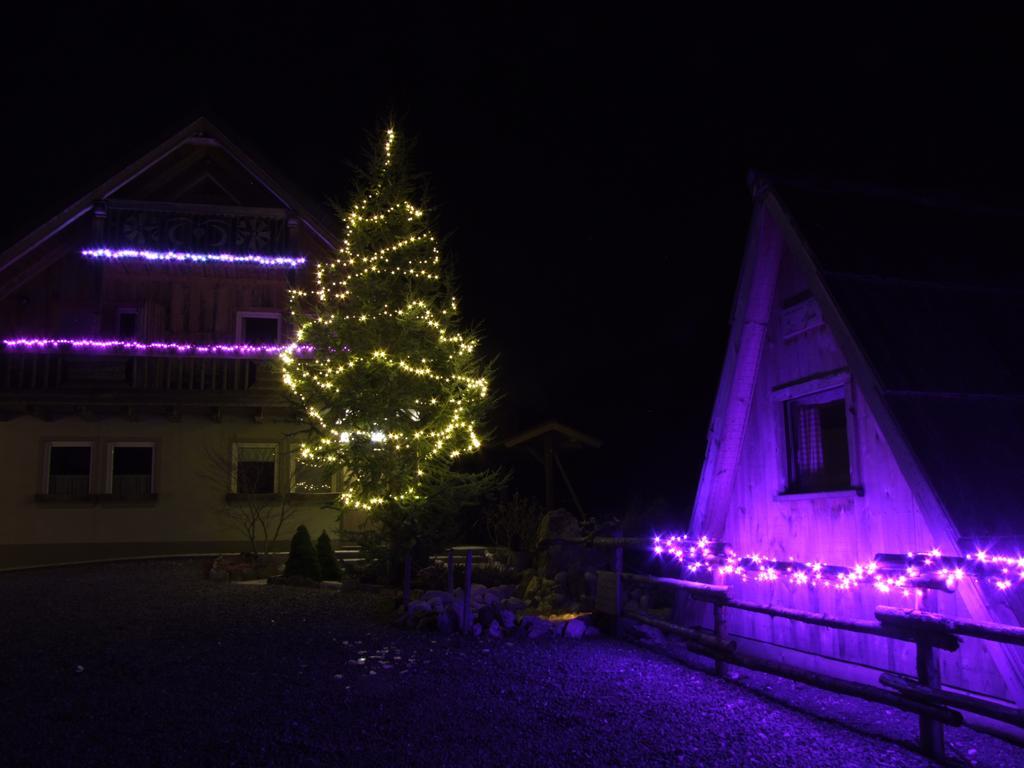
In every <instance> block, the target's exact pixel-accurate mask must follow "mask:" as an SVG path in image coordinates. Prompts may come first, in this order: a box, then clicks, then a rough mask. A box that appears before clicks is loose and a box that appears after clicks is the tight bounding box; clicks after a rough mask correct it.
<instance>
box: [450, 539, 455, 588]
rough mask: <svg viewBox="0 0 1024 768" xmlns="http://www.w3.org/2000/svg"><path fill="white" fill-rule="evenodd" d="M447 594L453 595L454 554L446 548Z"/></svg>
mask: <svg viewBox="0 0 1024 768" xmlns="http://www.w3.org/2000/svg"><path fill="white" fill-rule="evenodd" d="M448 594H449V595H452V596H454V595H455V553H454V552H453V551H452V549H451V547H449V548H448Z"/></svg>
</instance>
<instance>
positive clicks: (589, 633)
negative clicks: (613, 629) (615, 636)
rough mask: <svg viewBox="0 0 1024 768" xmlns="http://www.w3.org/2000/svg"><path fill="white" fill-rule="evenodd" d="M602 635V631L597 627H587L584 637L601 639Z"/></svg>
mask: <svg viewBox="0 0 1024 768" xmlns="http://www.w3.org/2000/svg"><path fill="white" fill-rule="evenodd" d="M600 635H601V630H600V629H598V628H597V627H587V629H586V631H584V633H583V636H584V637H599V636H600Z"/></svg>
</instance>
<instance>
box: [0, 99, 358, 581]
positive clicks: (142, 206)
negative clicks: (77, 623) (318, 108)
mask: <svg viewBox="0 0 1024 768" xmlns="http://www.w3.org/2000/svg"><path fill="white" fill-rule="evenodd" d="M332 219H333V217H330V216H326V215H324V214H323V213H322V212H321V211H320V210H319V208H318V207H317V206H316V205H313V204H311V203H309V202H308V201H305V200H304V199H303V197H302V195H300V194H299V193H298V192H296V191H295V190H294V189H292V188H291V187H290V186H289V185H288V184H286V183H285V182H284V181H282V180H281V178H280V177H279V176H277V175H276V174H273V173H271V172H270V171H268V170H267V167H266V165H265V164H264V163H262V162H257V161H256V160H254V159H253V157H252V156H251V155H250V154H249V153H246V152H244V151H243V150H242V149H241V148H239V146H238V145H237V144H236V143H235V142H234V141H232V140H231V139H229V138H228V137H227V136H225V135H224V134H223V133H222V132H221V131H219V130H218V129H217V128H216V127H214V126H213V125H212V124H210V122H209V121H207V120H205V119H200V120H197V121H195V122H194V123H192V124H190V125H188V126H187V127H185V128H184V129H182V130H181V131H178V132H177V133H175V134H174V135H173V136H171V137H170V138H168V139H167V140H166V141H164V142H163V143H161V144H160V145H159V146H157V147H156V148H154V149H153V150H152V151H150V152H148V153H147V154H146V155H144V156H143V157H141V158H139V159H138V160H137V161H135V162H134V163H132V164H131V165H129V166H128V167H126V168H125V169H124V170H122V171H121V172H120V173H118V174H117V175H116V176H114V177H113V178H111V179H109V180H107V181H106V182H104V183H103V184H101V185H100V186H98V187H97V188H95V189H94V190H92V191H91V192H90V193H88V194H87V195H85V196H84V197H82V198H81V199H79V200H78V201H77V202H75V203H73V204H72V205H71V206H69V207H67V208H65V209H64V210H63V211H60V212H59V213H57V214H56V215H55V216H54V217H53V218H52V219H50V220H49V221H47V222H46V223H44V224H43V225H42V226H40V227H38V228H37V229H35V230H34V231H32V232H31V233H30V234H28V235H27V236H26V237H24V238H23V239H22V240H20V241H19V242H17V243H15V244H14V245H13V246H11V247H10V248H8V249H7V250H5V251H4V252H3V253H2V254H0V338H2V340H3V344H2V347H0V418H2V421H0V436H2V442H0V445H2V451H3V461H2V462H0V488H2V489H3V491H2V500H3V504H2V506H0V567H2V566H5V565H6V566H11V565H19V564H26V563H33V562H68V561H81V560H89V559H95V558H104V557H111V556H127V555H145V554H151V553H165V552H168V553H170V552H197V551H232V550H233V551H239V549H240V548H241V547H242V546H243V542H242V536H241V535H240V534H239V532H238V531H237V530H235V529H233V528H232V527H231V526H230V525H229V524H227V522H226V516H225V515H224V514H221V513H222V512H224V511H225V509H228V510H230V508H231V505H237V504H245V503H249V502H251V501H252V500H253V499H254V497H259V498H261V499H263V500H265V501H267V502H268V503H274V504H277V503H280V502H287V503H288V504H290V505H293V507H294V508H295V509H296V510H297V514H296V516H295V517H294V519H293V520H292V521H291V522H290V523H289V525H288V527H287V529H286V530H283V531H282V532H281V536H282V538H283V537H286V536H289V535H290V534H291V533H292V531H293V530H294V526H295V525H297V524H298V523H305V524H306V525H307V526H308V527H309V528H310V530H311V531H312V532H313V533H314V535H316V534H317V533H319V531H320V530H321V529H327V530H328V531H336V529H337V520H336V513H335V512H333V511H331V510H329V509H325V508H324V504H325V500H327V499H329V498H330V491H331V486H332V484H333V483H335V482H336V479H332V478H324V477H321V476H320V475H319V474H318V473H317V472H316V471H314V470H312V469H311V468H309V467H304V466H302V465H301V462H297V461H296V460H295V457H294V454H293V446H294V441H295V435H296V434H297V432H298V430H299V426H298V425H297V424H296V423H294V422H293V421H292V420H291V413H292V412H291V411H290V409H289V407H288V404H287V402H286V401H285V400H284V397H283V390H282V387H281V382H280V374H279V373H278V372H277V370H276V369H275V365H274V359H275V357H276V351H277V349H278V348H279V347H280V346H281V345H283V344H286V343H288V342H289V341H290V340H291V338H292V335H293V329H292V328H291V327H290V325H289V319H288V312H287V310H288V288H289V286H292V285H296V284H304V283H305V282H306V281H310V280H311V273H312V270H313V268H314V265H315V263H316V261H317V260H318V259H322V258H324V257H327V256H328V255H330V254H332V253H333V252H335V251H336V250H337V244H338V234H337V231H336V226H337V225H336V223H335V222H334V221H333V220H332ZM359 522H360V521H359V520H354V519H349V520H346V522H345V524H346V526H347V527H350V528H351V527H354V526H357V525H358V524H359Z"/></svg>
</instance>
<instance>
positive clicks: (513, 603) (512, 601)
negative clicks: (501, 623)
mask: <svg viewBox="0 0 1024 768" xmlns="http://www.w3.org/2000/svg"><path fill="white" fill-rule="evenodd" d="M504 602H505V607H506V608H508V609H509V610H510V611H524V610H526V606H527V603H526V601H525V600H520V599H519V598H518V597H509V598H507V599H506V600H505V601H504Z"/></svg>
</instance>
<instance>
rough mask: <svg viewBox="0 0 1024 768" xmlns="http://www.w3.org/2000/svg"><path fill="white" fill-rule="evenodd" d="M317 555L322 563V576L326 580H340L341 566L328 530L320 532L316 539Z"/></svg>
mask: <svg viewBox="0 0 1024 768" xmlns="http://www.w3.org/2000/svg"><path fill="white" fill-rule="evenodd" d="M316 556H317V560H318V561H319V563H320V578H321V579H324V580H326V581H340V580H341V568H339V567H338V558H336V557H335V556H334V545H333V544H331V537H330V536H328V535H327V531H324V532H323V533H321V534H320V538H319V539H317V540H316Z"/></svg>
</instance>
